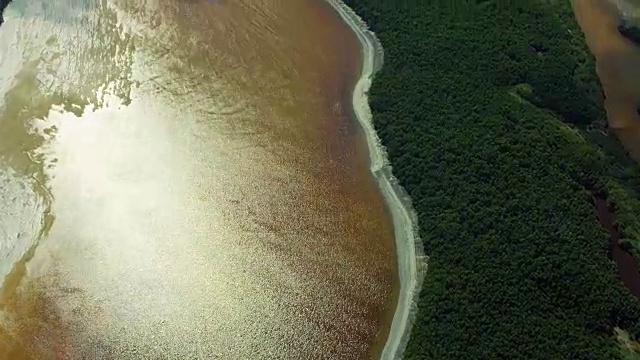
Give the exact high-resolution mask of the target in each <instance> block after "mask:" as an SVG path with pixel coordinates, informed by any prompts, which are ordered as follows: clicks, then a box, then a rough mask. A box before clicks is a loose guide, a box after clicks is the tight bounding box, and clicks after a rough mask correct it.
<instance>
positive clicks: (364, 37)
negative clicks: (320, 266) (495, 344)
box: [326, 0, 428, 360]
mask: <svg viewBox="0 0 640 360" xmlns="http://www.w3.org/2000/svg"><path fill="white" fill-rule="evenodd" d="M326 1H327V2H328V3H329V4H330V5H331V7H333V9H334V10H335V11H336V12H337V13H338V15H340V17H341V18H342V20H343V21H344V22H345V23H346V24H347V25H348V26H349V28H351V30H352V31H353V32H354V33H355V35H356V36H357V37H358V40H359V42H360V44H361V46H362V51H363V60H362V71H361V74H360V78H359V79H358V82H357V84H356V86H355V88H354V90H353V98H352V106H353V110H354V112H355V115H356V119H357V120H358V124H359V125H360V127H361V128H362V131H363V132H364V134H365V137H366V142H367V147H368V152H369V160H370V168H369V170H370V171H371V174H372V175H373V177H374V178H375V180H376V183H377V185H378V189H379V191H380V193H381V194H382V196H383V198H384V201H385V203H386V205H387V206H388V208H389V212H390V213H391V217H392V221H393V228H394V238H395V248H396V257H397V261H398V270H397V271H398V277H399V279H400V291H399V294H398V303H397V306H396V310H395V313H394V315H393V321H392V323H391V328H390V329H389V336H388V338H387V340H386V342H385V345H384V349H383V350H382V354H381V356H380V359H381V360H394V359H400V358H402V355H403V353H404V350H405V348H406V346H407V343H408V341H409V335H410V332H411V331H410V330H411V328H412V326H413V323H414V321H415V317H416V312H417V309H418V297H419V294H420V289H421V285H422V281H423V279H424V276H425V274H426V271H427V262H428V256H426V255H425V254H424V252H423V248H422V241H421V239H420V236H419V228H418V216H417V213H416V211H415V209H414V208H413V205H412V202H411V198H410V196H409V194H408V193H407V192H406V191H405V190H404V188H403V187H402V186H401V185H400V183H399V182H398V180H397V179H396V178H395V176H394V175H393V173H392V168H391V164H390V162H389V159H388V157H387V151H386V148H385V147H384V145H383V144H382V142H381V141H380V138H379V137H378V134H377V133H376V131H375V128H374V125H373V117H372V113H371V108H370V107H369V100H368V92H369V89H370V87H371V83H372V80H373V77H374V75H375V74H376V72H378V71H379V70H380V69H381V68H382V64H383V58H384V50H383V48H382V44H381V43H380V41H379V40H378V38H377V37H376V35H375V34H374V33H373V32H372V31H371V30H369V27H368V25H367V24H366V22H365V21H364V20H362V18H360V17H359V16H358V15H357V14H356V13H355V11H354V10H353V9H351V8H350V7H349V6H347V5H346V4H345V3H344V2H343V1H342V0H326Z"/></svg>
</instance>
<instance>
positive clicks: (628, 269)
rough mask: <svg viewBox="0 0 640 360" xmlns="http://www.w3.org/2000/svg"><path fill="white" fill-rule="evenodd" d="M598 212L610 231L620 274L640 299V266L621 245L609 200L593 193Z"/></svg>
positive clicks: (612, 250) (614, 259) (611, 253)
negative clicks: (608, 203)
mask: <svg viewBox="0 0 640 360" xmlns="http://www.w3.org/2000/svg"><path fill="white" fill-rule="evenodd" d="M593 199H594V202H595V205H596V214H597V216H598V221H599V222H600V225H602V227H603V228H604V229H605V230H607V232H608V233H609V254H610V256H611V259H612V260H613V261H614V262H615V263H616V265H617V266H618V276H619V277H620V280H621V281H622V283H623V284H624V285H625V286H626V287H627V289H629V292H631V294H633V296H635V297H636V298H639V299H640V267H638V263H637V262H636V259H634V258H633V256H632V255H631V254H630V253H628V252H627V251H626V250H624V249H623V248H622V246H620V231H619V230H618V228H617V226H616V225H615V224H616V219H615V214H614V212H613V211H612V210H611V209H609V206H608V205H607V200H606V199H605V198H604V197H603V196H602V195H600V194H595V193H594V194H593Z"/></svg>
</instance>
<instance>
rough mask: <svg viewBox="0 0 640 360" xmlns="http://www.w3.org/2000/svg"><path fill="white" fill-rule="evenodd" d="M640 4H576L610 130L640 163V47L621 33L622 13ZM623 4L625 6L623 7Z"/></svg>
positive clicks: (602, 0) (603, 0) (585, 0)
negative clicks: (602, 91) (594, 59)
mask: <svg viewBox="0 0 640 360" xmlns="http://www.w3.org/2000/svg"><path fill="white" fill-rule="evenodd" d="M617 3H619V5H621V7H620V8H621V9H622V8H624V11H626V12H627V13H630V12H631V9H634V8H636V7H638V8H640V5H633V3H629V2H624V3H623V2H621V1H618V0H612V2H609V1H607V0H579V1H573V8H574V12H575V15H576V18H577V20H578V23H579V24H580V27H581V28H582V30H583V32H584V33H585V36H586V40H587V44H588V46H589V48H590V49H591V52H592V53H593V54H594V56H595V58H596V66H597V72H598V76H599V77H600V81H601V82H602V86H603V90H604V93H605V97H606V99H605V107H606V110H607V117H608V120H609V126H610V128H611V129H612V130H613V131H614V132H615V134H616V135H617V136H618V138H619V139H620V141H621V142H622V143H623V145H624V146H625V148H627V150H628V151H629V152H630V153H631V155H632V156H633V157H634V158H635V159H636V161H639V162H640V116H639V115H638V110H637V107H638V105H640V47H638V46H635V45H634V44H633V43H631V42H630V41H629V40H627V39H625V38H624V37H623V36H622V35H620V33H619V32H618V29H617V26H618V24H619V23H620V20H621V13H622V12H621V11H620V10H618V6H616V4H617ZM622 5H624V6H622Z"/></svg>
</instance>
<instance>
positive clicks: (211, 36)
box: [0, 0, 396, 359]
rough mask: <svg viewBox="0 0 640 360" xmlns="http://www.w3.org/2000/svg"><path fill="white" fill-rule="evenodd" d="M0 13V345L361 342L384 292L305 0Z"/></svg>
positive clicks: (40, 350)
mask: <svg viewBox="0 0 640 360" xmlns="http://www.w3.org/2000/svg"><path fill="white" fill-rule="evenodd" d="M5 18H6V21H5V23H4V24H3V25H2V27H1V28H0V54H1V55H0V99H2V100H1V102H0V202H1V203H2V207H0V276H2V277H4V282H3V284H2V285H3V286H2V290H1V292H0V358H3V356H4V358H5V359H93V358H96V359H101V358H103V359H139V358H147V359H194V358H202V359H210V358H221V359H262V358H264V359H268V358H274V359H275V358H291V359H356V358H366V357H369V356H371V355H372V354H374V353H375V352H376V351H377V349H379V348H380V344H381V343H382V342H383V341H384V337H385V336H384V334H385V332H386V330H387V326H388V323H386V322H388V320H389V319H388V317H389V314H390V312H391V311H392V309H393V307H394V306H395V304H394V303H395V290H394V286H395V277H396V275H395V273H396V272H395V254H394V248H393V233H392V228H391V224H390V221H389V219H388V217H387V214H386V211H385V209H384V205H383V202H382V199H381V197H380V196H379V194H378V192H377V189H376V186H375V183H374V182H373V180H372V179H371V177H370V176H369V173H368V157H367V154H366V147H365V146H364V142H363V139H362V137H361V136H360V134H359V133H358V131H357V129H356V126H355V125H354V123H353V122H352V121H350V118H349V117H350V115H351V112H350V94H351V88H352V86H353V84H354V82H355V80H356V79H355V77H356V76H355V74H356V73H357V72H358V66H359V65H358V64H359V61H360V53H359V47H358V43H357V40H356V39H355V38H354V36H353V35H352V34H351V32H350V31H349V29H348V28H347V27H346V26H345V25H344V24H342V22H341V21H340V20H339V19H338V18H337V17H336V16H335V14H333V12H332V11H331V9H330V8H329V7H328V5H326V4H325V3H324V2H323V1H321V0H295V1H294V0H290V1H281V0H265V1H262V2H257V1H250V0H246V1H230V0H210V1H204V0H203V1H197V0H191V1H176V0H146V1H140V0H138V1H134V0H113V1H107V0H95V1H93V0H61V1H56V2H48V1H33V0H31V1H27V0H16V1H14V3H13V4H12V5H10V7H9V8H8V9H7V12H6V13H5Z"/></svg>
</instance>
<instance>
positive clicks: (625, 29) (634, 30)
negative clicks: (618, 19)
mask: <svg viewBox="0 0 640 360" xmlns="http://www.w3.org/2000/svg"><path fill="white" fill-rule="evenodd" d="M618 31H619V32H620V34H622V35H624V37H626V38H627V39H629V40H631V41H633V42H634V43H635V44H636V45H640V28H639V27H638V26H636V25H632V24H628V23H626V22H624V21H623V22H622V24H620V25H618Z"/></svg>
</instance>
